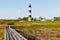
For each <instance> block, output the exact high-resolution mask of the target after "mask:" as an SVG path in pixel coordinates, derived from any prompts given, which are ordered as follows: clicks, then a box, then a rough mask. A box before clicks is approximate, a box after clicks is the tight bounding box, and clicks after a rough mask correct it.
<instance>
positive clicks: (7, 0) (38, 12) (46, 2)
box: [0, 0, 60, 19]
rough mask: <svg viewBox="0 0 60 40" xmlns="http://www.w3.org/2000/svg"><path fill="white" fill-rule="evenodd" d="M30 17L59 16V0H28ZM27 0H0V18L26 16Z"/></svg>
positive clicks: (49, 17)
mask: <svg viewBox="0 0 60 40" xmlns="http://www.w3.org/2000/svg"><path fill="white" fill-rule="evenodd" d="M30 2H31V4H32V17H34V18H35V17H36V18H38V17H40V16H41V17H43V18H47V19H51V18H53V17H54V16H56V17H59V16H60V0H30ZM28 3H29V1H28V0H0V19H16V18H19V17H27V16H28V5H29V4H28Z"/></svg>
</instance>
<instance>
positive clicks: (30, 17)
mask: <svg viewBox="0 0 60 40" xmlns="http://www.w3.org/2000/svg"><path fill="white" fill-rule="evenodd" d="M28 8H29V9H28V21H32V16H31V13H32V11H31V3H29V6H28Z"/></svg>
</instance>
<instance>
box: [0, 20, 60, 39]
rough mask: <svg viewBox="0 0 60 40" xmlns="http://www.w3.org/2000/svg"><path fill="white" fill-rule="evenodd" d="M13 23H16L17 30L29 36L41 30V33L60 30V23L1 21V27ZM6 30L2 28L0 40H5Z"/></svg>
mask: <svg viewBox="0 0 60 40" xmlns="http://www.w3.org/2000/svg"><path fill="white" fill-rule="evenodd" d="M11 22H12V23H14V24H13V25H14V26H15V27H14V28H15V29H16V30H18V31H23V32H25V33H27V34H31V33H32V34H33V35H35V31H36V30H41V31H44V30H45V32H48V31H46V30H49V31H50V30H52V29H54V30H55V29H58V30H59V29H60V21H32V22H27V21H16V20H15V21H10V20H9V21H0V25H3V26H5V25H8V24H9V23H11ZM4 28H5V27H4ZM4 28H0V40H3V39H4ZM59 31H60V30H59ZM50 32H51V31H50ZM43 33H44V32H43ZM58 33H59V34H60V32H58ZM37 34H38V33H37ZM42 35H43V34H42ZM36 37H37V36H36ZM59 38H60V37H59Z"/></svg>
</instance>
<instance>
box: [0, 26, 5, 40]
mask: <svg viewBox="0 0 60 40" xmlns="http://www.w3.org/2000/svg"><path fill="white" fill-rule="evenodd" d="M0 40H4V28H2V27H0Z"/></svg>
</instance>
